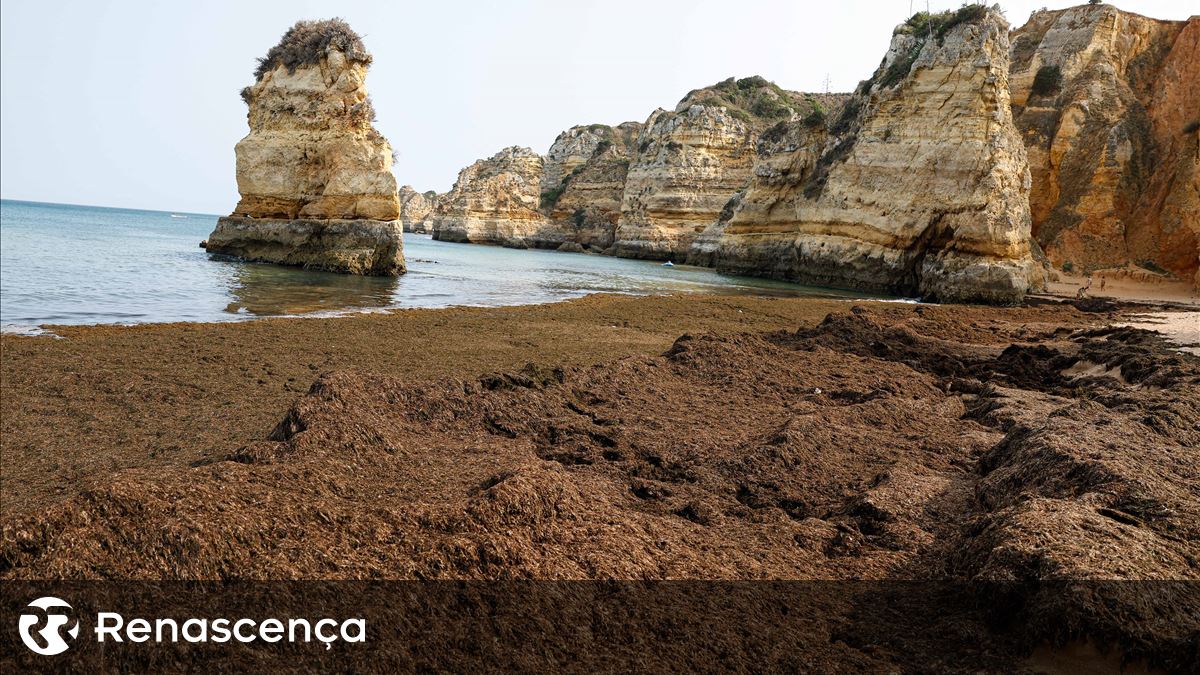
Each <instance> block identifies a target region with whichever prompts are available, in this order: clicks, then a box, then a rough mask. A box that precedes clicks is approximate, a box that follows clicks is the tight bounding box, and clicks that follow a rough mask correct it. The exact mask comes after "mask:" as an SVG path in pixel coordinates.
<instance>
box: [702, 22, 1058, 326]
mask: <svg viewBox="0 0 1200 675" xmlns="http://www.w3.org/2000/svg"><path fill="white" fill-rule="evenodd" d="M1008 70H1009V40H1008V25H1007V23H1006V22H1005V21H1004V19H1003V18H1002V17H1001V16H1000V15H999V13H998V12H996V11H994V10H985V9H984V8H983V7H980V6H970V7H964V8H963V9H962V10H959V11H958V12H951V13H947V14H944V15H935V16H933V17H930V16H927V15H924V14H920V15H917V16H916V17H914V18H913V19H911V20H910V21H909V22H908V23H906V24H903V25H901V26H900V27H898V28H897V30H896V34H895V35H894V37H893V40H892V44H891V47H890V49H889V50H888V53H887V55H886V56H885V58H884V60H883V63H882V64H881V65H880V67H879V69H878V71H877V72H876V73H875V75H874V76H873V77H872V78H871V79H870V80H868V81H866V82H864V83H863V84H862V85H861V86H860V88H859V90H858V91H857V92H856V93H855V95H854V96H853V97H852V98H851V99H850V100H849V101H848V102H847V103H846V104H845V107H844V108H843V109H842V110H841V111H840V112H839V114H838V116H837V119H836V121H834V122H833V123H832V124H830V125H828V128H826V125H825V123H824V122H822V121H821V120H818V119H810V120H808V121H804V120H799V121H795V122H792V123H790V124H789V125H784V126H783V127H781V128H777V129H775V130H773V132H772V134H770V135H767V137H766V138H765V139H764V142H765V145H760V148H759V150H760V151H761V152H762V154H763V157H761V158H759V160H758V162H757V163H756V165H755V169H754V178H753V180H752V181H751V182H750V185H749V187H748V188H747V189H746V191H745V193H744V194H743V195H741V196H740V198H739V199H737V200H735V201H734V203H732V204H731V205H730V209H729V210H727V211H726V214H725V217H723V218H721V219H719V220H718V219H714V220H716V221H717V224H716V225H714V226H713V227H714V228H715V229H716V230H717V232H718V233H717V234H714V235H713V236H711V237H708V236H706V237H705V238H702V239H701V240H700V241H699V242H697V244H696V246H694V247H693V251H694V255H695V256H696V258H697V259H698V261H700V262H709V263H711V264H714V265H715V266H717V267H718V268H719V269H722V270H726V271H730V272H736V273H745V274H754V275H760V276H772V277H777V278H783V279H790V280H795V281H800V282H806V283H814V284H820V285H828V286H842V287H851V288H858V289H864V290H873V291H880V292H887V293H897V294H903V295H921V296H924V297H926V298H930V299H938V300H942V301H986V302H1000V303H1009V302H1016V301H1019V300H1020V299H1021V298H1022V297H1023V296H1024V294H1025V292H1026V291H1027V289H1028V288H1029V287H1030V286H1031V284H1033V283H1036V282H1037V270H1036V265H1035V264H1034V262H1033V259H1032V257H1031V250H1030V243H1029V236H1030V217H1029V205H1028V200H1027V198H1026V190H1027V189H1028V184H1029V170H1028V165H1027V163H1026V157H1025V149H1024V146H1023V145H1022V143H1021V137H1020V135H1019V134H1018V133H1017V130H1016V127H1015V126H1014V125H1013V122H1012V117H1011V110H1010V106H1009V96H1008ZM722 230H723V231H722Z"/></svg>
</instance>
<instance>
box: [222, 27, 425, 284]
mask: <svg viewBox="0 0 1200 675" xmlns="http://www.w3.org/2000/svg"><path fill="white" fill-rule="evenodd" d="M370 63H371V56H370V55H369V54H368V53H367V52H366V50H365V49H364V48H363V44H362V41H361V40H360V39H359V37H358V35H356V34H355V33H354V31H352V30H351V29H350V27H349V26H348V25H346V24H345V23H344V22H342V21H339V20H331V21H319V22H308V21H301V22H299V23H297V24H296V25H295V26H293V27H292V28H291V29H289V30H288V31H287V32H286V33H285V34H284V36H283V39H282V40H281V41H280V43H279V44H278V45H276V46H275V47H273V48H272V49H271V50H270V51H269V52H268V53H267V56H266V57H265V58H263V59H261V61H260V66H259V68H258V72H257V73H256V76H257V80H256V81H255V83H254V84H253V85H252V86H250V87H247V88H246V89H244V90H243V91H242V98H243V99H244V100H245V101H246V103H247V104H248V106H249V114H248V120H249V124H250V134H249V135H248V136H246V137H245V138H243V139H242V140H241V141H239V142H238V144H237V147H236V148H235V152H236V155H237V183H238V192H239V193H240V194H241V200H240V201H239V202H238V204H237V207H236V208H235V209H234V211H233V213H232V214H230V215H229V216H227V217H225V218H221V219H220V220H218V221H217V227H216V229H215V230H214V231H213V233H212V234H210V235H209V237H208V240H207V249H208V251H209V252H210V253H220V254H227V255H234V256H238V257H241V258H245V259H247V260H256V261H263V262H272V263H281V264H286V265H297V266H301V267H305V268H309V269H320V270H327V271H333V272H343V273H349V274H368V275H396V274H403V273H404V270H405V267H404V255H403V244H402V235H401V231H402V229H401V224H400V221H399V220H398V218H399V216H400V204H399V201H398V199H397V194H396V179H395V178H394V177H393V176H392V173H391V165H392V150H391V146H390V145H388V142H387V140H386V139H385V138H383V136H381V135H380V134H379V133H378V132H377V131H375V129H374V127H373V126H372V125H371V122H372V121H373V119H374V110H373V108H372V106H371V100H370V98H369V97H368V96H367V89H366V86H365V79H366V74H367V67H368V66H369V65H370Z"/></svg>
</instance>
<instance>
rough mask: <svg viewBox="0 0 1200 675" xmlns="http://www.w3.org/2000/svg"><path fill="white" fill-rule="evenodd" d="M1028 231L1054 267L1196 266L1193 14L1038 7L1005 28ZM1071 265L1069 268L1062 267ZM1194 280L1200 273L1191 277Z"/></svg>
mask: <svg viewBox="0 0 1200 675" xmlns="http://www.w3.org/2000/svg"><path fill="white" fill-rule="evenodd" d="M1012 61H1013V63H1012V73H1011V78H1010V81H1011V85H1012V103H1013V112H1014V116H1015V120H1016V124H1017V127H1018V128H1019V129H1020V131H1021V133H1022V135H1023V138H1024V140H1025V143H1026V144H1027V147H1028V152H1029V162H1030V169H1031V174H1032V178H1033V182H1032V187H1031V190H1030V206H1031V211H1032V216H1033V233H1034V236H1035V237H1036V238H1037V240H1038V241H1039V242H1040V243H1041V245H1042V246H1043V248H1044V249H1045V251H1046V253H1047V255H1048V256H1049V258H1050V260H1051V261H1052V262H1053V263H1054V264H1055V265H1056V266H1060V267H1061V266H1067V267H1071V268H1074V269H1076V270H1078V271H1090V270H1094V269H1098V268H1108V267H1117V266H1125V265H1130V264H1134V265H1141V266H1144V267H1147V268H1149V269H1152V270H1156V269H1162V270H1166V271H1169V272H1170V273H1172V274H1174V275H1176V276H1178V277H1181V278H1184V279H1197V274H1198V270H1200V243H1198V242H1200V170H1198V169H1197V163H1198V162H1200V159H1198V155H1197V131H1196V129H1195V128H1191V129H1190V131H1189V125H1191V123H1193V122H1195V121H1196V120H1197V119H1200V17H1192V18H1191V19H1189V20H1187V21H1159V20H1155V19H1149V18H1146V17H1143V16H1139V15H1136V14H1131V13H1128V12H1122V11H1120V10H1118V9H1116V8H1115V7H1111V6H1108V5H1095V6H1092V5H1083V6H1079V7H1072V8H1070V9H1065V10H1059V11H1041V12H1035V13H1034V14H1033V15H1032V16H1031V17H1030V19H1029V22H1028V23H1027V24H1026V25H1025V26H1023V27H1022V28H1020V29H1019V30H1017V31H1015V32H1014V33H1013V35H1012ZM1068 263H1069V265H1068ZM1197 281H1198V282H1200V279H1197Z"/></svg>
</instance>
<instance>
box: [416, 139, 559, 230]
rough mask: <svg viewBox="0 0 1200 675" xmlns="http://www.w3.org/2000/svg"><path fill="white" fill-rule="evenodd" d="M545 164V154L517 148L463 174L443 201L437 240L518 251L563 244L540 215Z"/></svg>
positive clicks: (436, 215)
mask: <svg viewBox="0 0 1200 675" xmlns="http://www.w3.org/2000/svg"><path fill="white" fill-rule="evenodd" d="M543 165H544V160H543V159H542V156H541V155H539V154H537V153H536V152H534V151H533V150H530V149H529V148H519V147H515V146H514V147H511V148H505V149H503V150H501V151H500V152H498V153H496V154H495V155H493V156H491V157H490V158H488V159H484V160H480V161H478V162H475V163H474V164H472V165H471V166H469V167H467V168H465V169H463V170H462V171H460V172H459V174H458V180H456V181H455V182H454V187H453V188H451V189H450V191H449V192H447V193H446V194H445V195H443V196H442V197H441V198H439V200H438V205H437V209H436V210H435V211H434V213H433V216H432V224H433V228H432V229H433V238H434V239H438V240H441V241H455V242H468V243H476V244H501V245H504V246H510V247H514V248H527V247H530V246H534V247H551V246H553V247H556V246H558V245H560V244H562V243H563V241H564V239H563V236H562V234H561V233H559V232H556V231H554V229H553V228H552V227H551V226H550V222H549V220H548V219H547V218H546V216H545V215H544V214H543V213H542V212H541V211H539V210H538V203H539V201H540V199H541V185H542V172H543Z"/></svg>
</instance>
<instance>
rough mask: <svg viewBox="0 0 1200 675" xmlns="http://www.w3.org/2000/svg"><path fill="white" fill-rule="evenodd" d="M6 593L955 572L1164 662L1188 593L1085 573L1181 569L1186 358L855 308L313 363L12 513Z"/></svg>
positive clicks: (1104, 337)
mask: <svg viewBox="0 0 1200 675" xmlns="http://www.w3.org/2000/svg"><path fill="white" fill-rule="evenodd" d="M0 576H2V577H4V578H8V579H46V578H65V579H127V578H136V579H208V580H228V579H320V580H331V579H353V580H368V579H418V580H431V579H433V580H436V579H454V580H597V579H619V580H666V579H691V580H698V579H702V580H737V581H748V580H771V581H779V580H830V581H844V580H873V581H895V582H901V581H906V582H907V581H922V580H927V581H941V582H965V583H969V584H973V586H972V588H973V589H982V588H990V589H991V590H992V591H994V592H995V597H998V598H1005V601H1004V602H999V601H994V598H993V599H988V600H985V601H980V600H979V598H974V599H972V597H971V595H972V594H973V593H975V594H978V593H981V592H983V591H979V590H973V591H971V592H968V593H965V594H961V595H956V596H955V599H954V600H953V601H952V603H958V604H956V605H954V606H955V607H957V608H958V609H960V610H963V611H967V610H969V609H971V608H973V607H977V606H989V607H991V608H992V609H990V610H981V611H984V613H985V614H986V613H987V611H994V610H995V607H1003V608H1005V609H1004V612H1005V616H1006V617H1007V620H1008V621H1010V623H1014V625H1016V626H1017V627H1016V628H1014V629H1013V630H1016V631H1017V633H1018V634H1025V635H1026V636H1027V637H1028V638H1029V640H1031V641H1033V642H1036V641H1037V640H1042V639H1045V638H1046V637H1047V636H1050V637H1052V638H1053V639H1054V640H1057V641H1059V642H1067V641H1072V640H1080V639H1090V640H1095V641H1097V642H1099V643H1103V644H1109V645H1119V646H1120V649H1121V652H1122V653H1123V654H1126V655H1131V656H1137V657H1142V656H1147V657H1150V658H1152V659H1154V660H1156V661H1157V662H1158V663H1162V664H1167V665H1171V664H1175V665H1178V664H1182V663H1187V662H1188V661H1187V659H1191V658H1193V657H1196V656H1198V654H1197V653H1196V650H1197V647H1196V643H1195V642H1194V638H1195V636H1196V635H1197V630H1198V629H1200V623H1198V621H1200V619H1197V617H1196V615H1195V614H1194V613H1189V612H1188V611H1187V610H1186V607H1187V605H1186V604H1180V600H1179V598H1178V597H1177V596H1174V595H1171V594H1165V595H1163V596H1161V597H1148V596H1147V594H1146V593H1145V592H1144V589H1143V588H1139V587H1137V586H1136V585H1128V586H1123V585H1121V584H1109V585H1089V584H1092V582H1117V581H1131V582H1146V581H1154V580H1160V581H1161V580H1190V581H1192V582H1195V581H1197V580H1200V359H1197V358H1195V357H1192V356H1188V355H1185V354H1181V353H1177V352H1174V351H1172V350H1170V349H1169V348H1168V347H1167V346H1166V345H1165V344H1164V343H1163V342H1162V341H1161V340H1160V339H1159V338H1158V337H1156V336H1154V335H1153V334H1152V333H1148V332H1145V331H1141V330H1135V329H1127V328H1123V329H1101V330H1085V331H1076V332H1072V331H1071V330H1069V329H1058V330H1054V329H1052V328H1048V327H1045V326H1042V327H1039V326H1029V325H1019V324H1011V323H1004V322H1001V321H996V322H991V323H987V324H984V323H979V322H976V323H971V324H965V323H962V322H954V321H952V320H951V319H950V318H948V316H947V315H945V314H943V313H930V314H929V315H928V316H926V315H925V313H924V312H923V311H922V310H921V309H920V308H918V309H916V310H915V311H914V312H912V313H911V314H907V315H898V314H896V313H889V314H884V313H882V312H876V311H872V310H866V309H864V308H860V307H855V308H854V309H853V310H852V311H850V312H845V313H835V314H831V315H830V316H829V317H828V318H827V319H826V320H825V321H824V322H823V323H822V324H821V325H819V326H818V327H816V328H813V329H807V330H801V331H798V332H779V333H768V334H740V335H724V336H709V335H699V336H691V335H685V336H683V337H681V338H679V339H678V340H677V341H676V342H675V344H674V346H672V347H671V349H670V350H668V351H667V352H666V353H664V354H663V355H661V356H659V357H630V358H625V359H622V360H618V361H615V362H611V363H607V364H602V365H598V366H594V367H588V368H579V367H571V368H560V367H555V366H553V365H534V364H531V365H529V366H527V367H526V368H524V369H523V370H520V371H518V372H509V373H497V374H490V375H485V376H483V377H480V378H478V379H474V380H467V381H464V380H444V381H441V382H438V383H436V384H432V385H428V384H427V385H412V384H409V383H407V382H405V381H404V380H402V379H398V378H394V377H384V376H377V375H372V374H369V373H361V372H349V371H340V372H332V373H329V374H326V375H324V376H322V377H321V378H320V379H319V380H318V381H317V382H316V383H315V384H314V385H313V386H312V388H311V390H310V391H309V393H308V394H307V395H306V396H303V397H302V398H300V399H299V400H298V401H297V402H296V404H295V405H294V407H293V408H292V410H291V411H290V412H289V413H288V415H287V417H286V419H284V420H283V421H281V422H280V423H279V425H278V426H277V428H276V429H275V430H274V431H273V432H272V433H271V435H270V438H269V440H263V441H261V442H256V443H253V444H251V445H249V446H247V447H244V448H242V449H241V450H239V451H238V452H236V453H234V454H233V455H231V456H229V457H227V458H224V459H222V460H219V461H211V462H205V463H202V464H198V465H197V466H194V467H192V468H190V469H182V470H181V469H162V470H149V469H143V470H131V471H127V472H123V473H121V474H118V475H117V476H116V477H115V478H114V479H112V480H111V481H109V482H108V483H107V484H105V485H103V487H98V488H95V489H92V490H90V491H88V492H86V493H84V494H82V495H80V496H77V497H74V498H71V499H69V500H67V501H64V502H62V503H60V504H57V505H55V506H52V507H50V508H47V509H45V510H44V511H43V512H41V513H34V514H24V515H21V516H18V517H13V518H9V519H7V520H5V521H4V523H3V531H2V537H0ZM988 584H993V586H988ZM1063 584H1066V585H1067V590H1066V591H1064V590H1063V588H1064V587H1063ZM1071 584H1080V585H1079V586H1077V587H1072V586H1071ZM1048 588H1054V589H1055V590H1054V592H1053V593H1050V592H1047V590H1046V589H1048ZM1071 588H1074V589H1075V590H1071ZM1183 588H1184V589H1186V590H1187V591H1188V592H1194V591H1195V589H1196V587H1195V586H1194V585H1184V586H1183ZM1014 589H1020V590H1014ZM1196 599H1197V598H1196V597H1195V596H1194V595H1193V596H1191V600H1193V601H1194V600H1196ZM964 608H965V609H964ZM855 611H860V610H855ZM861 611H867V610H861ZM943 615H945V613H944V612H943ZM1015 617H1020V620H1019V621H1017V620H1016V619H1015ZM993 618H994V617H993ZM980 621H983V622H984V623H987V621H985V620H984V619H980ZM829 630H835V628H830V629H829ZM1022 631H1024V633H1022ZM831 639H832V638H831ZM856 639H857V640H858V641H859V642H862V641H863V640H864V639H865V638H863V636H862V635H861V634H860V635H859V636H858V637H857V638H856ZM954 639H958V640H960V641H961V642H962V643H964V644H967V643H971V642H978V640H977V636H976V637H973V636H971V635H960V636H958V637H957V638H954ZM841 642H842V643H844V644H843V647H844V646H845V644H851V645H853V644H854V643H855V639H851V638H846V637H845V636H843V638H842V639H841ZM1026 644H1027V646H1028V641H1027V642H1026ZM839 649H841V647H839ZM902 651H903V650H897V651H896V652H895V653H900V652H902ZM868 652H870V650H867V652H863V653H868ZM843 656H845V654H843ZM860 656H861V654H860ZM887 658H891V657H887Z"/></svg>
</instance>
